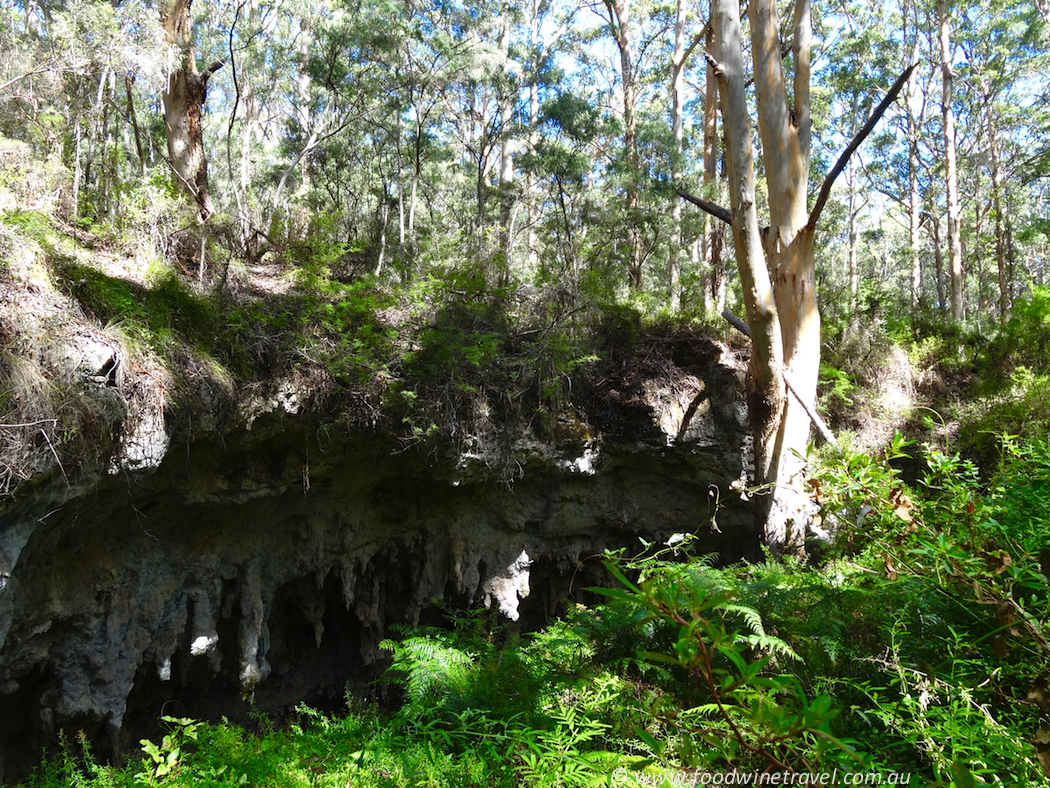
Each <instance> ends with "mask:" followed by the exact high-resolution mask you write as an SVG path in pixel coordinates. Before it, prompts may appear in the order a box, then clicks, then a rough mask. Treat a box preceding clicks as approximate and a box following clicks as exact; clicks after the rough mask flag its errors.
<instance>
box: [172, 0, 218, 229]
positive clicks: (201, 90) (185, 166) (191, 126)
mask: <svg viewBox="0 0 1050 788" xmlns="http://www.w3.org/2000/svg"><path fill="white" fill-rule="evenodd" d="M191 5H192V0H172V2H169V3H168V4H166V5H164V6H162V7H161V11H160V19H161V24H162V25H163V26H164V29H165V31H166V32H167V34H168V39H169V40H170V41H171V42H172V43H173V44H174V45H175V46H176V48H177V49H178V50H179V52H180V57H181V65H180V68H179V69H178V70H176V71H174V72H172V73H171V74H169V75H168V83H167V85H166V86H165V88H164V91H163V93H162V96H161V98H162V99H163V102H164V126H165V128H166V129H167V136H168V157H169V159H170V161H171V166H172V168H173V169H174V170H175V174H176V177H177V178H178V181H179V186H180V187H181V188H182V190H183V191H185V192H186V193H187V194H189V195H190V196H191V197H192V198H193V200H194V202H195V203H196V205H197V212H198V214H199V215H200V218H201V220H202V221H205V220H207V218H208V217H209V216H211V214H212V213H214V212H215V207H214V205H213V204H212V199H211V192H210V189H209V186H208V159H207V157H206V156H205V154H204V132H203V129H202V128H201V110H202V108H203V106H204V99H205V95H206V92H207V87H208V80H209V79H210V78H211V75H212V74H214V73H215V72H216V71H218V70H219V69H220V68H222V65H223V61H221V60H219V61H216V62H214V63H212V64H211V65H210V66H208V68H206V69H205V70H204V71H203V72H200V73H199V72H198V71H197V61H196V59H195V58H194V55H193V36H192V25H193V17H192V15H191V13H190V6H191Z"/></svg>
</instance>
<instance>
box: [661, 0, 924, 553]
mask: <svg viewBox="0 0 1050 788" xmlns="http://www.w3.org/2000/svg"><path fill="white" fill-rule="evenodd" d="M738 9H739V6H738V3H737V2H736V0H712V4H711V16H712V25H713V27H714V30H715V43H716V57H715V58H711V60H710V61H709V62H711V63H712V65H713V66H714V73H715V75H716V77H717V78H718V91H719V95H720V97H721V104H722V118H723V123H724V126H725V132H726V153H727V160H728V165H729V167H728V169H729V194H730V203H731V207H732V210H731V211H726V210H725V209H724V208H719V207H718V206H717V205H714V204H712V203H709V202H707V201H706V200H703V199H700V198H696V197H692V196H689V195H686V194H685V193H682V192H680V193H681V194H682V196H683V197H686V198H687V199H689V200H690V201H691V202H693V203H695V204H697V205H698V206H699V207H701V208H703V209H704V210H706V211H707V212H708V213H710V214H712V215H713V216H715V217H717V218H720V219H723V220H725V221H728V222H729V223H730V224H731V225H732V228H733V240H734V244H735V246H736V259H737V265H738V266H739V271H740V283H741V286H742V290H743V295H744V304H745V308H746V310H747V323H748V327H749V329H750V334H751V340H752V349H751V364H750V368H749V374H748V377H747V397H748V412H749V416H750V421H751V429H752V432H753V435H754V450H755V482H756V483H758V484H759V485H763V486H765V487H766V492H767V493H768V494H766V495H762V496H759V497H758V498H757V499H756V500H757V501H760V502H761V503H760V504H759V512H758V514H759V516H760V518H761V520H762V522H763V523H764V525H763V528H764V536H765V543H766V545H767V546H769V547H770V549H771V550H772V551H773V552H774V553H775V554H776V553H781V552H784V551H785V550H789V549H793V548H795V547H798V546H800V545H801V541H802V538H803V537H804V534H805V525H806V512H805V505H806V504H807V503H808V498H807V496H806V494H805V491H804V485H803V482H804V479H803V478H802V476H803V473H802V472H803V471H804V460H803V459H802V458H803V457H804V456H805V453H806V445H807V443H808V439H809V430H810V423H811V416H810V412H811V411H812V404H813V402H814V401H815V399H816V386H817V374H818V370H819V367H820V314H819V311H818V309H817V301H816V271H815V267H814V243H813V241H814V231H815V227H816V224H817V222H818V220H819V218H820V213H821V211H822V210H823V208H824V205H825V204H826V202H827V199H828V196H829V195H830V193H831V187H832V185H833V183H834V181H835V178H836V177H837V176H838V175H839V174H840V173H841V172H842V170H843V169H845V166H846V164H847V163H848V161H849V158H850V156H851V155H852V154H853V153H854V152H855V151H856V149H857V147H858V146H859V145H860V144H861V142H862V141H863V140H864V139H865V138H866V137H867V135H868V134H870V133H871V131H872V129H873V128H874V126H875V124H876V123H877V122H878V119H879V118H880V117H881V116H882V114H883V113H884V112H885V111H886V109H887V108H888V107H889V105H890V103H892V102H893V101H894V100H896V97H897V95H898V94H899V93H900V91H901V89H902V88H903V86H904V83H905V81H906V80H907V79H908V78H909V77H910V76H911V73H912V71H913V68H914V67H909V68H908V69H907V70H906V71H905V73H904V74H902V75H901V77H900V79H898V80H897V83H896V84H895V85H894V86H893V88H892V89H891V90H890V91H888V92H887V94H886V97H885V98H884V99H883V101H882V102H881V103H880V104H879V106H878V108H876V110H875V111H874V112H873V113H872V116H871V117H870V118H869V119H868V122H867V123H866V124H865V125H864V127H863V128H862V129H861V130H860V132H859V133H858V134H857V135H856V137H854V139H853V140H852V141H851V143H850V145H849V146H847V148H846V151H845V152H844V153H843V155H842V156H841V157H840V158H839V161H838V162H837V163H836V164H835V166H834V167H833V168H832V170H831V171H830V173H829V174H828V176H827V178H825V180H824V184H823V186H822V187H821V191H820V194H819V196H818V198H817V200H816V203H815V205H814V208H813V210H812V212H811V213H809V214H808V215H807V187H808V180H809V159H810V145H811V141H810V130H811V121H810V92H809V80H810V46H811V44H810V37H811V30H812V19H811V11H810V4H809V0H796V3H795V31H794V45H793V54H794V58H793V60H794V90H793V94H794V95H793V98H794V101H793V107H794V108H793V109H792V104H789V103H788V97H787V87H786V84H785V78H784V72H783V67H782V60H783V55H782V53H781V48H780V40H779V23H778V20H777V13H776V7H775V5H774V0H752V2H751V3H750V5H749V21H750V26H751V51H752V59H753V62H754V67H755V95H756V98H757V102H758V120H759V136H760V138H761V142H762V153H763V160H764V164H765V171H766V181H767V183H766V186H767V189H766V193H767V194H768V195H769V216H770V222H771V226H770V227H769V228H768V229H767V230H764V231H763V230H760V228H759V224H758V212H757V208H756V205H755V199H756V198H755V182H754V164H753V157H752V151H751V129H750V124H749V121H748V108H747V104H746V99H745V95H746V91H745V86H746V79H745V76H744V71H743V55H742V48H743V41H742V36H741V30H740V16H739V10H738ZM770 272H772V281H771V280H770ZM774 282H775V288H774V286H773V285H774ZM788 380H790V381H791V383H790V388H791V391H792V392H793V397H791V398H787V397H786V388H787V381H788Z"/></svg>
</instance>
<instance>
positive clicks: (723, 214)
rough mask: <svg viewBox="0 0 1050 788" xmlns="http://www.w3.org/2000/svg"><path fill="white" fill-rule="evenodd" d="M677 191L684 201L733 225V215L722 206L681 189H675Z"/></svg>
mask: <svg viewBox="0 0 1050 788" xmlns="http://www.w3.org/2000/svg"><path fill="white" fill-rule="evenodd" d="M675 191H676V192H678V196H679V197H681V198H682V199H683V200H688V201H689V202H691V203H692V204H693V205H695V206H696V207H697V208H699V209H700V210H702V211H704V212H705V213H709V214H711V215H712V216H713V217H715V218H716V219H721V220H722V221H723V222H725V223H726V224H728V225H729V226H732V225H733V214H731V213H730V212H729V211H728V210H726V209H725V208H723V207H722V206H721V205H715V204H714V203H713V202H708V201H707V200H702V199H700V198H699V197H694V196H693V195H692V194H689V192H684V191H682V190H681V189H675Z"/></svg>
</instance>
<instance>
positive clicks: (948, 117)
mask: <svg viewBox="0 0 1050 788" xmlns="http://www.w3.org/2000/svg"><path fill="white" fill-rule="evenodd" d="M937 13H938V16H939V21H940V39H939V40H940V49H941V114H942V116H943V118H944V164H945V192H946V195H947V204H948V239H947V240H948V275H949V278H950V280H951V303H952V320H956V321H960V320H962V319H963V317H964V302H963V269H962V242H961V240H960V237H959V175H958V170H957V165H956V154H955V112H954V110H953V109H952V91H953V83H954V79H955V74H954V73H953V71H952V60H951V30H950V26H949V24H948V6H947V0H938V2H937Z"/></svg>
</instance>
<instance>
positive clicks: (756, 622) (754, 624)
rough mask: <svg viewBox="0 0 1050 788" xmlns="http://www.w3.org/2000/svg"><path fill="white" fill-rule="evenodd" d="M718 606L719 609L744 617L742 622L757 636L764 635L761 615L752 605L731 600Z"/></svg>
mask: <svg viewBox="0 0 1050 788" xmlns="http://www.w3.org/2000/svg"><path fill="white" fill-rule="evenodd" d="M719 607H720V609H721V610H724V611H726V612H727V613H738V614H739V615H740V617H741V618H743V619H744V623H745V624H746V625H747V628H748V629H750V630H751V631H752V632H753V633H754V634H756V635H758V636H759V637H765V636H766V630H765V628H764V627H763V626H762V616H760V615H759V614H758V611H757V610H755V609H754V608H753V607H748V606H747V605H738V604H734V603H732V602H730V603H728V604H724V605H720V606H719Z"/></svg>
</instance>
